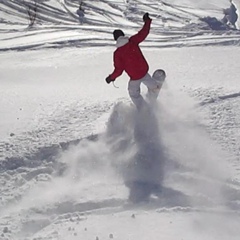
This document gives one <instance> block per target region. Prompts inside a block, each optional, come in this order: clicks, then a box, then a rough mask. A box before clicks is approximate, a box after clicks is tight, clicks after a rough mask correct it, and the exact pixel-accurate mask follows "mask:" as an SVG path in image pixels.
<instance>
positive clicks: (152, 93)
mask: <svg viewBox="0 0 240 240" xmlns="http://www.w3.org/2000/svg"><path fill="white" fill-rule="evenodd" d="M142 83H143V84H144V85H146V86H147V88H148V93H147V97H148V98H149V99H150V100H155V99H157V97H158V94H159V91H160V88H161V86H160V84H159V83H158V82H157V81H156V80H155V79H153V78H152V77H151V76H150V75H149V74H148V73H147V74H146V75H145V76H144V77H143V78H142Z"/></svg>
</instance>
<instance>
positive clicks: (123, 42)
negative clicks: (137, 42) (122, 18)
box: [116, 36, 129, 48]
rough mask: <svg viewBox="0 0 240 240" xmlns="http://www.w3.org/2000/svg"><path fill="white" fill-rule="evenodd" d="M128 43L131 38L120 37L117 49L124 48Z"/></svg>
mask: <svg viewBox="0 0 240 240" xmlns="http://www.w3.org/2000/svg"><path fill="white" fill-rule="evenodd" d="M128 41H129V38H128V37H125V36H120V37H119V38H118V39H117V43H116V47H117V48H119V47H122V46H124V45H125V44H127V43H128Z"/></svg>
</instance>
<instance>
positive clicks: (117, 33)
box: [113, 29, 124, 41]
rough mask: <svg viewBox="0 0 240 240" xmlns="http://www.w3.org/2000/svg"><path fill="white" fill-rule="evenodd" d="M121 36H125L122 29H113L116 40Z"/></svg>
mask: <svg viewBox="0 0 240 240" xmlns="http://www.w3.org/2000/svg"><path fill="white" fill-rule="evenodd" d="M120 36H124V32H123V31H122V30H120V29H116V30H114V31H113V37H114V40H115V41H117V39H118V38H119V37H120Z"/></svg>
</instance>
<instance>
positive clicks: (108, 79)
mask: <svg viewBox="0 0 240 240" xmlns="http://www.w3.org/2000/svg"><path fill="white" fill-rule="evenodd" d="M105 80H106V82H107V83H108V84H109V83H110V82H113V81H114V80H115V79H111V76H110V75H109V76H108V77H106V79H105Z"/></svg>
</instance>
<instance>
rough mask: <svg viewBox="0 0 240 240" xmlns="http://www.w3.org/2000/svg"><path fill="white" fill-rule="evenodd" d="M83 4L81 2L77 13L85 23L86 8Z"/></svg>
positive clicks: (81, 21)
mask: <svg viewBox="0 0 240 240" xmlns="http://www.w3.org/2000/svg"><path fill="white" fill-rule="evenodd" d="M82 4H83V3H82V2H81V3H80V5H79V8H78V10H77V15H78V17H79V22H80V23H81V24H83V21H84V9H83V8H82Z"/></svg>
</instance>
